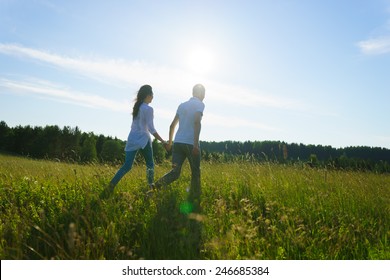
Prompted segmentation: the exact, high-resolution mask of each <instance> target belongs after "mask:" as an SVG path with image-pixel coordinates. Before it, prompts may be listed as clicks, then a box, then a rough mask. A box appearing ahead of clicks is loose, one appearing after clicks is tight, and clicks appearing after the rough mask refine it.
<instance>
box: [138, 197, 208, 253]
mask: <svg viewBox="0 0 390 280" xmlns="http://www.w3.org/2000/svg"><path fill="white" fill-rule="evenodd" d="M156 195H157V197H155V202H156V207H157V212H156V214H155V216H154V217H152V218H151V220H150V223H149V224H148V227H147V230H146V233H145V240H144V242H143V243H142V244H141V248H140V251H141V252H142V253H143V257H144V258H145V259H155V260H173V259H175V260H191V259H200V247H201V227H202V223H201V222H200V221H199V219H196V217H198V216H199V215H197V214H194V213H191V212H192V210H193V203H191V202H188V201H181V200H180V195H179V194H178V193H177V192H175V191H174V190H169V191H168V190H166V191H162V192H158V193H157V194H156Z"/></svg>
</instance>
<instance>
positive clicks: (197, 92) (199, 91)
mask: <svg viewBox="0 0 390 280" xmlns="http://www.w3.org/2000/svg"><path fill="white" fill-rule="evenodd" d="M205 92H206V89H205V88H204V86H203V85H202V84H196V85H194V87H193V88H192V96H194V97H198V98H200V99H203V98H204V96H205Z"/></svg>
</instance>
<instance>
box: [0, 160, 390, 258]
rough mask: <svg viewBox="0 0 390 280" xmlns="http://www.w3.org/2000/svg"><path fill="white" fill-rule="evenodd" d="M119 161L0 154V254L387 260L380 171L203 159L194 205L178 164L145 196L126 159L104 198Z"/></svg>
mask: <svg viewBox="0 0 390 280" xmlns="http://www.w3.org/2000/svg"><path fill="white" fill-rule="evenodd" d="M117 168H118V167H117V166H112V165H103V164H88V165H80V164H70V163H62V162H53V161H44V160H32V159H27V158H20V157H14V156H8V155H0V209H1V212H0V219H1V224H0V257H1V259H77V260H81V259H95V260H97V259H111V260H115V259H204V260H207V259H271V260H273V259H293V260H302V259H304V260H311V259H320V260H323V259H331V260H334V259H336V260H344V259H353V260H360V259H362V260H366V259H390V244H389V237H390V227H389V224H390V176H389V175H388V174H387V175H386V174H381V175H379V174H375V173H369V172H352V171H342V170H327V169H315V168H310V167H308V166H306V165H293V166H289V165H282V164H273V163H271V162H267V163H261V164H260V163H250V162H233V163H223V164H222V163H208V162H202V195H201V209H202V210H201V212H200V213H192V212H191V208H192V207H191V204H190V203H189V202H188V200H187V196H188V185H189V182H190V172H189V167H188V166H187V165H185V167H184V168H183V173H182V176H181V177H180V179H179V180H178V181H176V182H174V183H173V184H172V185H171V186H169V187H167V188H164V189H162V190H159V191H155V192H152V193H147V189H146V184H145V182H146V179H145V170H144V169H145V167H144V165H139V166H134V168H133V170H132V171H131V172H130V173H128V174H127V175H126V176H125V177H124V178H123V180H122V181H121V182H120V183H119V184H118V186H117V188H116V189H115V191H114V193H113V195H112V196H111V197H109V198H107V199H101V198H100V194H101V192H102V190H103V188H104V186H106V185H107V184H108V182H109V181H110V179H111V177H112V176H113V175H114V173H115V172H116V170H117ZM169 168H170V164H169V162H165V163H163V164H160V165H158V166H156V178H159V177H160V176H162V175H163V174H164V173H165V172H167V171H168V170H169Z"/></svg>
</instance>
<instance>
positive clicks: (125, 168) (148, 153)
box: [110, 141, 154, 186]
mask: <svg viewBox="0 0 390 280" xmlns="http://www.w3.org/2000/svg"><path fill="white" fill-rule="evenodd" d="M138 151H141V153H142V155H143V157H144V158H145V162H146V178H147V180H148V184H149V185H151V184H153V182H154V161H153V149H152V143H151V142H150V141H149V142H148V144H146V146H145V148H143V149H139V150H136V151H130V152H128V151H126V158H125V163H124V164H123V165H122V167H121V168H120V169H119V170H118V172H117V173H116V174H115V176H114V178H112V180H111V183H110V185H111V186H116V185H117V184H118V182H119V181H120V180H121V179H122V177H123V176H125V174H126V173H127V172H129V171H130V170H131V168H132V166H133V163H134V159H135V156H136V154H137V152H138Z"/></svg>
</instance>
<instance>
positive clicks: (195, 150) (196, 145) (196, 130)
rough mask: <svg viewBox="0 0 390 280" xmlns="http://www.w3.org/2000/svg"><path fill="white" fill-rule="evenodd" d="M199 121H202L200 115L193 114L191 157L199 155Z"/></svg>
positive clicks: (197, 113)
mask: <svg viewBox="0 0 390 280" xmlns="http://www.w3.org/2000/svg"><path fill="white" fill-rule="evenodd" d="M201 120H202V113H200V112H196V113H195V120H194V148H193V150H192V154H193V155H198V154H199V135H200V129H201V126H202V125H201Z"/></svg>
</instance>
